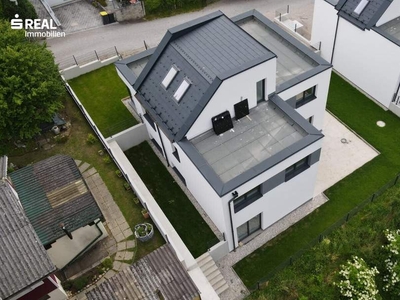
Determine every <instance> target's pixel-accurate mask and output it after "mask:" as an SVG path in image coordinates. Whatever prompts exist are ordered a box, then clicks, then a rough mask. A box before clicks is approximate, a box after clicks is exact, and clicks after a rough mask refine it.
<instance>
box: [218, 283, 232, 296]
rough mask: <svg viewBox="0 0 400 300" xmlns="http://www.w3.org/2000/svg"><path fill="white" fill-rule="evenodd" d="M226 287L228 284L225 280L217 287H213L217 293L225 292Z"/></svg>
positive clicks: (227, 287)
mask: <svg viewBox="0 0 400 300" xmlns="http://www.w3.org/2000/svg"><path fill="white" fill-rule="evenodd" d="M227 289H229V286H228V284H227V283H226V282H224V284H222V285H221V286H220V287H218V288H217V289H215V292H216V293H217V294H218V295H221V294H222V293H223V292H225V291H226V290H227Z"/></svg>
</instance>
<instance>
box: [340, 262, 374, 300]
mask: <svg viewBox="0 0 400 300" xmlns="http://www.w3.org/2000/svg"><path fill="white" fill-rule="evenodd" d="M339 274H340V275H341V277H342V278H343V279H342V280H341V281H340V282H339V283H335V285H336V286H338V287H339V289H340V294H341V295H342V296H343V297H345V298H349V299H359V300H374V299H380V298H378V297H379V295H378V293H379V291H378V288H377V286H376V283H375V275H376V274H379V272H378V270H377V269H376V268H375V267H372V268H370V267H368V265H367V263H366V262H365V261H364V260H363V259H362V258H359V257H357V256H353V260H352V261H350V260H348V261H347V263H346V264H345V265H342V266H341V270H340V272H339Z"/></svg>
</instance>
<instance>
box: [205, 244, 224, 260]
mask: <svg viewBox="0 0 400 300" xmlns="http://www.w3.org/2000/svg"><path fill="white" fill-rule="evenodd" d="M208 252H209V253H210V255H211V257H212V258H213V260H214V261H215V262H217V261H219V260H220V259H221V258H223V257H224V256H225V255H227V254H228V253H229V245H228V242H227V241H221V242H219V243H218V244H215V245H214V246H212V247H211V248H210V249H208Z"/></svg>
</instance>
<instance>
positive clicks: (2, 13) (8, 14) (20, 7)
mask: <svg viewBox="0 0 400 300" xmlns="http://www.w3.org/2000/svg"><path fill="white" fill-rule="evenodd" d="M17 2H18V4H16V3H15V2H12V1H10V0H0V19H4V20H7V21H10V20H11V19H14V18H15V15H16V14H18V15H19V18H20V19H24V20H25V19H37V18H38V16H37V14H36V11H35V8H34V7H33V5H32V4H31V3H30V2H29V0H17Z"/></svg>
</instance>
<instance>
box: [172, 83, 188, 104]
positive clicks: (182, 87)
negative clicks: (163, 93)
mask: <svg viewBox="0 0 400 300" xmlns="http://www.w3.org/2000/svg"><path fill="white" fill-rule="evenodd" d="M189 86H190V82H189V80H188V79H186V78H185V79H184V80H183V81H182V83H181V85H180V86H179V88H178V89H177V90H176V92H175V94H174V98H175V99H176V100H177V101H178V102H179V101H180V100H181V98H182V96H183V95H184V94H185V93H186V91H187V89H188V88H189Z"/></svg>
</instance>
